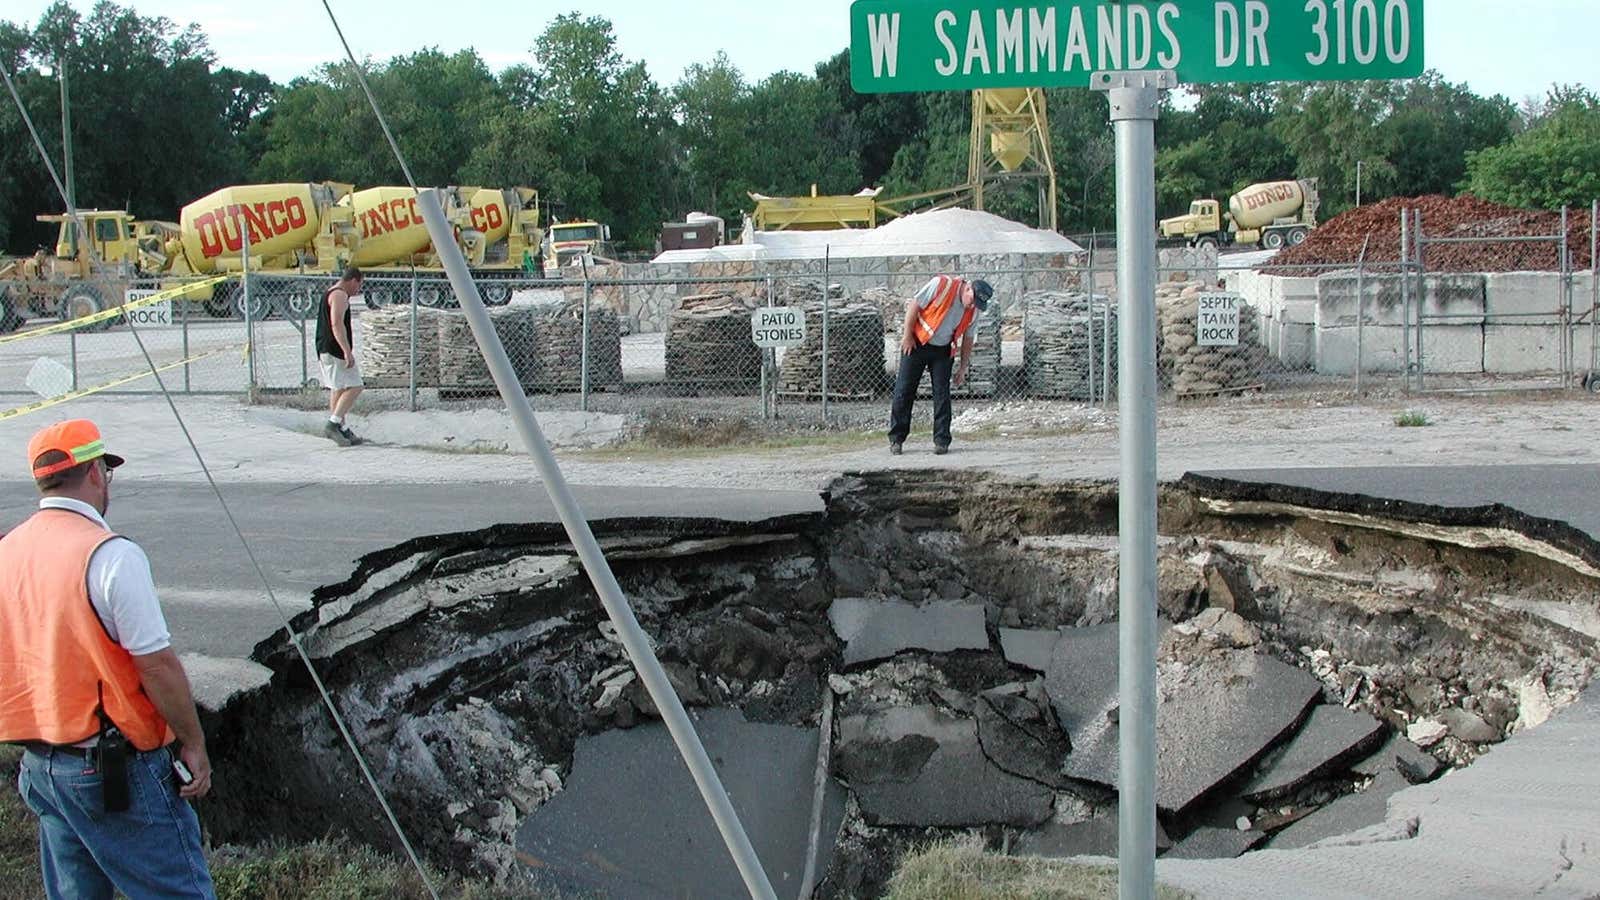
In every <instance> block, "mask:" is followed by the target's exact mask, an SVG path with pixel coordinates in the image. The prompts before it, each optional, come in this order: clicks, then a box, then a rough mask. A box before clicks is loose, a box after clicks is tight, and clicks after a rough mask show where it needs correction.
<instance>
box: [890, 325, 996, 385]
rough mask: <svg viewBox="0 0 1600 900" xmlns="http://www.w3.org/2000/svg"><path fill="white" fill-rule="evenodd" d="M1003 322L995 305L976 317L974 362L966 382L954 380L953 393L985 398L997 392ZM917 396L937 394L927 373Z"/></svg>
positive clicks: (973, 327) (973, 347)
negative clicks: (1001, 326)
mask: <svg viewBox="0 0 1600 900" xmlns="http://www.w3.org/2000/svg"><path fill="white" fill-rule="evenodd" d="M1000 324H1001V323H1000V311H999V309H998V308H996V307H995V306H992V305H991V306H990V307H989V309H988V311H987V312H982V313H979V314H978V315H977V317H976V318H974V319H973V320H972V326H971V328H972V337H973V341H974V343H973V346H972V365H971V367H970V368H969V369H968V370H967V380H966V383H965V384H963V385H962V386H961V387H954V386H953V384H954V383H953V382H952V388H951V391H950V396H952V397H967V398H980V399H982V398H988V397H993V396H994V395H995V392H996V391H997V390H998V389H999V386H1000V343H1001V338H1000ZM898 362H899V361H898V360H896V364H897V365H898ZM917 396H919V397H931V396H933V383H932V382H931V381H929V380H928V378H927V377H926V376H924V377H923V379H922V382H921V384H920V385H918V388H917Z"/></svg>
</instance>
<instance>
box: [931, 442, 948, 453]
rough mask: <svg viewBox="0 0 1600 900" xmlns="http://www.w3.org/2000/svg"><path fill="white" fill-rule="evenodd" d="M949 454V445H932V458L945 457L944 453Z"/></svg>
mask: <svg viewBox="0 0 1600 900" xmlns="http://www.w3.org/2000/svg"><path fill="white" fill-rule="evenodd" d="M949 452H950V445H949V444H934V445H933V455H934V456H943V455H945V454H946V453H949Z"/></svg>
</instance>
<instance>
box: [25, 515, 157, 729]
mask: <svg viewBox="0 0 1600 900" xmlns="http://www.w3.org/2000/svg"><path fill="white" fill-rule="evenodd" d="M114 537H116V535H115V534H114V533H112V532H110V531H108V530H106V529H105V528H103V527H101V526H100V525H99V524H98V523H95V522H92V521H90V520H89V519H88V518H85V517H84V516H81V515H79V514H78V513H75V512H72V511H70V510H65V509H42V510H39V511H38V512H37V513H34V515H33V516H32V518H30V519H28V521H26V522H24V523H22V524H21V525H19V526H18V527H17V528H16V530H14V531H12V532H11V533H9V534H7V535H6V536H5V538H4V539H0V741H3V742H23V741H43V742H45V743H49V744H76V743H78V742H80V741H83V740H86V739H88V738H91V737H94V736H95V735H96V734H97V733H99V730H100V720H99V718H98V716H97V715H96V714H95V709H96V707H97V706H100V705H101V704H103V705H104V709H105V714H106V716H107V717H109V718H110V719H111V721H112V722H113V723H114V724H115V725H116V726H117V727H118V728H119V729H121V731H122V733H123V734H124V735H126V736H127V738H128V741H129V743H131V744H133V746H135V747H137V748H138V749H140V750H154V749H155V748H157V747H161V746H165V745H166V744H169V743H171V742H172V741H173V739H174V735H173V733H172V729H171V728H169V727H168V726H167V721H166V719H164V718H162V716H161V713H160V712H158V711H157V710H156V708H155V704H153V703H152V702H151V701H150V698H149V696H148V695H146V694H145V692H144V687H143V684H142V682H141V681H140V678H139V670H138V669H137V668H136V667H135V665H134V662H133V656H132V654H130V653H128V651H127V650H125V649H123V648H122V646H121V645H119V644H117V643H116V642H115V641H113V640H111V636H110V635H108V634H107V633H106V629H105V626H104V625H103V624H101V622H100V617H99V616H98V615H97V614H96V613H95V610H94V604H93V603H92V602H91V601H90V600H89V560H90V558H91V557H93V556H94V552H95V551H96V550H98V549H99V548H100V545H101V544H104V543H105V542H106V541H109V540H111V539H112V538H114Z"/></svg>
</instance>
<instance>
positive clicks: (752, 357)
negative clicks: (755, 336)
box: [666, 294, 761, 391]
mask: <svg viewBox="0 0 1600 900" xmlns="http://www.w3.org/2000/svg"><path fill="white" fill-rule="evenodd" d="M754 303H755V301H754V300H753V299H747V298H741V297H735V296H731V295H728V294H699V295H696V296H693V297H685V298H684V299H683V300H682V301H681V302H680V304H679V307H678V309H675V310H673V312H672V315H671V316H670V317H669V320H668V324H667V338H666V376H667V383H668V384H669V385H670V386H672V387H674V388H678V389H681V390H691V391H693V390H701V389H704V388H709V387H714V386H721V387H729V386H733V387H748V386H752V385H754V384H756V383H757V382H758V381H759V380H760V378H761V351H760V350H759V349H758V348H757V347H756V345H755V342H754V341H752V340H751V339H750V315H751V309H752V308H753V307H754Z"/></svg>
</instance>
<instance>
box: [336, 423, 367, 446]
mask: <svg viewBox="0 0 1600 900" xmlns="http://www.w3.org/2000/svg"><path fill="white" fill-rule="evenodd" d="M339 433H340V434H342V435H344V439H345V440H347V441H349V442H350V446H352V447H354V446H356V445H358V444H365V443H366V441H364V440H362V439H361V438H358V437H356V433H355V432H354V431H351V430H350V428H349V426H347V425H340V426H339Z"/></svg>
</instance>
